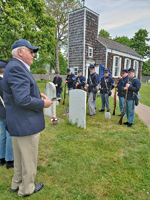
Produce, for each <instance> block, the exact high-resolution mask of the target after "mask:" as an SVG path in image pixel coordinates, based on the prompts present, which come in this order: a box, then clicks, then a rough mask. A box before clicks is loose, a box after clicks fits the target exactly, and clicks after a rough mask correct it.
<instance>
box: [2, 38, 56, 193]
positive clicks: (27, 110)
mask: <svg viewBox="0 0 150 200" xmlns="http://www.w3.org/2000/svg"><path fill="white" fill-rule="evenodd" d="M37 51H38V48H37V47H34V46H32V45H31V44H30V42H29V41H27V40H24V39H20V40H17V41H15V43H14V44H13V45H12V56H13V57H12V59H11V60H10V62H9V63H8V65H7V66H6V69H5V72H4V77H3V98H4V102H5V107H6V124H7V129H8V132H9V133H10V135H11V136H12V143H13V150H14V176H13V179H12V184H11V189H10V191H11V192H17V191H18V196H27V195H30V194H32V193H35V192H38V191H40V190H41V189H42V188H43V187H44V184H43V183H41V182H40V183H36V184H34V180H35V176H36V172H37V157H38V144H39V137H40V131H42V130H43V129H44V128H45V121H44V115H43V108H48V107H49V106H51V104H52V101H50V100H49V99H48V98H47V96H46V95H44V94H42V93H40V92H39V89H38V86H37V84H36V81H35V80H34V78H33V76H32V74H31V73H30V65H31V64H32V63H33V59H34V53H36V52H37Z"/></svg>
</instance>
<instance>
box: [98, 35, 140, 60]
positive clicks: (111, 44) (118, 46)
mask: <svg viewBox="0 0 150 200" xmlns="http://www.w3.org/2000/svg"><path fill="white" fill-rule="evenodd" d="M98 40H99V41H100V42H102V43H103V44H104V45H105V46H106V47H107V48H108V49H112V50H117V51H120V52H123V53H127V54H130V55H133V56H137V57H139V58H143V57H142V56H141V55H140V54H138V53H137V52H136V51H134V50H133V49H131V48H130V47H129V46H127V45H125V44H122V43H120V42H116V41H114V40H111V39H109V38H106V37H103V36H98Z"/></svg>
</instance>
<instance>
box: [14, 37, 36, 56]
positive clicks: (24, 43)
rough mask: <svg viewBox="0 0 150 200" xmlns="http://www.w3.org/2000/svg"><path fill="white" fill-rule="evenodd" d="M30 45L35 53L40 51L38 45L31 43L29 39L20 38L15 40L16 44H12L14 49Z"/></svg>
mask: <svg viewBox="0 0 150 200" xmlns="http://www.w3.org/2000/svg"><path fill="white" fill-rule="evenodd" d="M22 46H25V47H28V48H29V49H32V50H33V52H34V53H36V52H37V51H38V49H39V48H38V47H34V46H32V45H31V44H30V42H29V41H28V40H25V39H20V40H17V41H15V42H14V44H13V45H12V49H15V48H17V47H22Z"/></svg>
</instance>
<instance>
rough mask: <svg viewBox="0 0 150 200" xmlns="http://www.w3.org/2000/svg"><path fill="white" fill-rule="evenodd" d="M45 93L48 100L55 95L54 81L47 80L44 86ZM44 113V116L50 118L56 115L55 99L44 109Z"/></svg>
mask: <svg viewBox="0 0 150 200" xmlns="http://www.w3.org/2000/svg"><path fill="white" fill-rule="evenodd" d="M45 95H46V96H47V97H48V99H49V100H51V99H52V98H54V97H56V87H55V85H54V83H51V82H48V83H47V84H46V86H45ZM44 115H45V116H46V117H49V118H52V117H56V101H54V102H53V104H52V105H51V106H50V107H49V108H45V109H44Z"/></svg>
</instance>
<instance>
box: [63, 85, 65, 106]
mask: <svg viewBox="0 0 150 200" xmlns="http://www.w3.org/2000/svg"><path fill="white" fill-rule="evenodd" d="M65 98H66V83H65V89H64V100H63V105H64V104H65Z"/></svg>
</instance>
